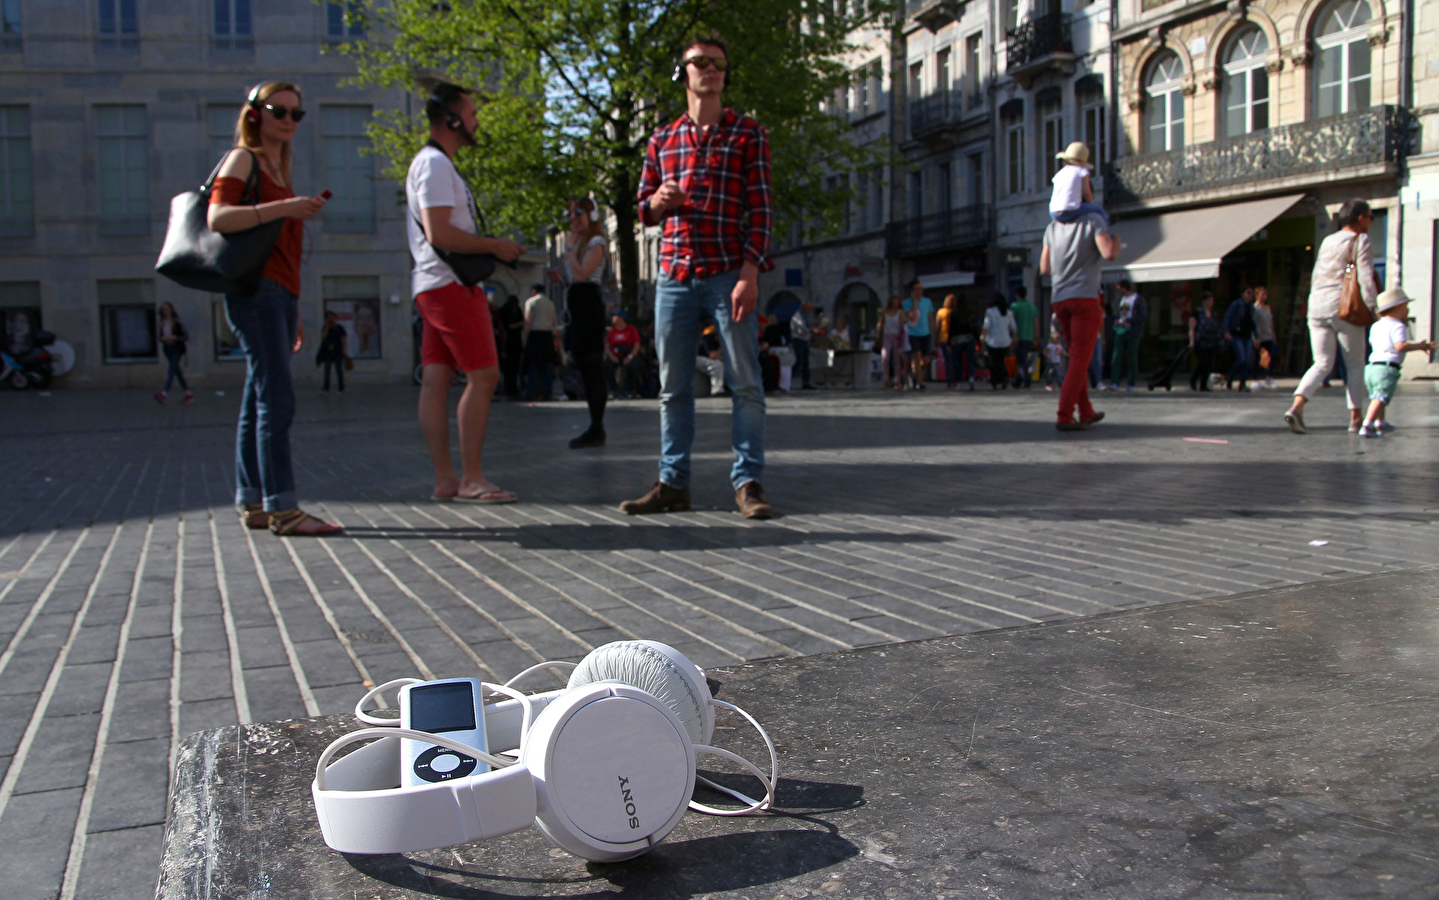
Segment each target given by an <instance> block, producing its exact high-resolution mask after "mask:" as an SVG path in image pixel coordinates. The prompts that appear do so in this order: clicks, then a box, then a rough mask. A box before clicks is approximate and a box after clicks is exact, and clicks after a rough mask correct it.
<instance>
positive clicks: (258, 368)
mask: <svg viewBox="0 0 1439 900" xmlns="http://www.w3.org/2000/svg"><path fill="white" fill-rule="evenodd" d="M304 117H305V110H304V109H303V108H302V107H301V106H300V89H299V88H298V87H296V86H295V85H293V84H290V83H289V82H285V81H270V82H266V83H265V84H261V85H259V86H257V87H256V88H254V89H253V90H252V91H250V94H249V96H248V97H246V98H245V106H244V107H243V108H242V110H241V112H240V119H239V121H238V122H237V123H236V125H235V146H236V149H235V150H234V151H231V153H230V155H229V156H228V157H227V158H226V160H225V164H224V165H222V166H221V167H220V173H219V177H217V178H216V179H215V185H214V190H213V192H212V193H211V194H210V213H209V223H210V228H212V229H213V230H215V231H217V232H220V233H222V234H224V233H228V232H236V231H245V230H247V229H250V228H254V227H256V226H259V225H263V224H265V223H267V222H273V221H275V220H276V219H284V220H285V224H284V226H283V227H282V228H281V230H280V236H279V239H277V240H276V241H275V247H274V249H273V250H271V251H270V258H269V260H267V261H266V263H265V268H264V270H263V272H262V273H261V276H260V281H259V284H258V285H257V286H256V288H255V290H254V292H253V293H250V294H227V295H226V296H225V318H226V319H227V320H228V321H229V323H230V328H231V329H232V330H233V331H234V332H235V336H236V337H237V338H239V340H240V348H241V349H242V350H243V351H244V353H245V388H244V392H243V394H242V396H241V400H240V421H239V425H238V427H237V428H236V433H235V503H236V505H238V506H239V507H240V514H241V516H242V517H243V518H244V520H245V524H246V525H247V526H249V527H250V528H266V527H268V528H269V529H270V530H271V531H273V532H274V533H275V534H278V535H324V534H336V533H338V532H339V531H341V528H340V526H339V525H333V524H331V523H329V522H325V521H322V520H320V519H317V518H315V517H314V516H311V515H310V514H308V513H306V512H304V511H303V510H301V509H300V506H299V499H298V497H297V496H296V494H295V474H294V467H293V465H292V463H291V460H290V422H291V420H292V419H293V418H294V416H295V387H294V383H293V382H292V381H291V379H290V356H291V354H294V353H298V352H300V347H301V346H303V345H304V342H305V329H304V326H303V325H301V324H300V315H299V298H300V253H301V250H302V247H303V243H304V226H302V225H301V224H300V223H301V222H303V221H305V220H306V219H313V218H314V217H315V216H316V215H317V214H319V212H320V210H321V209H323V208H324V207H325V201H324V199H323V198H321V197H297V196H296V195H295V192H294V190H293V186H292V184H291V181H290V159H291V152H290V142H291V141H292V140H293V139H294V137H295V132H296V130H297V129H298V128H299V125H300V120H301V119H303V118H304ZM256 166H258V167H259V170H260V171H259V185H260V196H259V202H258V203H252V202H249V201H251V200H252V199H253V198H249V197H245V196H244V194H245V186H246V184H247V183H248V181H249V178H250V175H251V173H252V172H253V171H254V168H255V167H256Z"/></svg>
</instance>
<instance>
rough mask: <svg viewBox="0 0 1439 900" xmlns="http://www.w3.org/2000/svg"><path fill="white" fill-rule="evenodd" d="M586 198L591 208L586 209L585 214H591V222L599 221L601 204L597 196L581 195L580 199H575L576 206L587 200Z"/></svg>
mask: <svg viewBox="0 0 1439 900" xmlns="http://www.w3.org/2000/svg"><path fill="white" fill-rule="evenodd" d="M586 200H588V201H589V203H590V208H589V209H587V210H585V214H586V215H587V216H589V220H590V221H591V222H598V221H599V220H600V204H599V202H598V201H596V200H595V198H593V197H580V198H579V199H578V200H576V201H575V206H579V205H580V204H581V203H583V202H585V201H586Z"/></svg>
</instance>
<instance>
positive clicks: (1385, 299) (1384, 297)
mask: <svg viewBox="0 0 1439 900" xmlns="http://www.w3.org/2000/svg"><path fill="white" fill-rule="evenodd" d="M1408 302H1409V295H1408V294H1406V293H1404V289H1403V288H1402V287H1397V288H1390V289H1389V290H1387V291H1385V292H1384V293H1382V294H1380V295H1379V300H1378V301H1377V303H1376V304H1375V308H1376V309H1378V310H1379V312H1384V310H1386V309H1393V308H1394V307H1396V306H1398V305H1399V304H1401V303H1408Z"/></svg>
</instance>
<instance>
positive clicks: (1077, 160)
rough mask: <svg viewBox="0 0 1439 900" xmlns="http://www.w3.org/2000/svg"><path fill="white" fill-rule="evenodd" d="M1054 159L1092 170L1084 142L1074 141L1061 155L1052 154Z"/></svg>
mask: <svg viewBox="0 0 1439 900" xmlns="http://www.w3.org/2000/svg"><path fill="white" fill-rule="evenodd" d="M1054 158H1055V159H1062V160H1064V161H1065V162H1067V163H1070V164H1071V165H1076V166H1084V167H1085V168H1086V169H1092V168H1094V165H1093V164H1092V163H1091V162H1090V161H1089V145H1088V144H1086V143H1084V141H1075V142H1074V143H1072V144H1070V145H1069V146H1068V147H1065V148H1064V152H1063V153H1056V154H1054Z"/></svg>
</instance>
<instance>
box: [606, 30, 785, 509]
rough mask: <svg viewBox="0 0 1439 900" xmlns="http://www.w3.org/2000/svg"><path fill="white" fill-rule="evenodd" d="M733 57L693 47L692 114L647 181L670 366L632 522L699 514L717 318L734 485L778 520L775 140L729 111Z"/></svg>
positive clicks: (654, 155)
mask: <svg viewBox="0 0 1439 900" xmlns="http://www.w3.org/2000/svg"><path fill="white" fill-rule="evenodd" d="M728 69H729V54H728V53H727V52H726V49H725V45H724V42H723V41H721V40H719V39H718V38H714V37H705V38H699V39H697V40H694V41H691V42H690V44H689V45H688V46H686V47H685V49H684V50H683V52H682V53H681V54H680V59H679V64H678V65H677V66H676V67H675V74H674V79H675V81H676V82H679V83H682V84H684V86H685V92H686V94H687V97H688V100H689V110H688V112H686V113H685V114H684V115H682V116H680V117H679V118H678V119H676V120H675V121H674V122H672V123H670V124H669V125H667V126H666V127H664V128H662V129H660V130H659V131H657V132H655V134H654V135H653V136H652V137H651V138H650V144H649V149H648V151H647V152H646V153H645V167H644V174H643V175H642V176H641V178H640V190H639V201H640V219H641V220H642V221H643V222H644V223H645V224H646V225H658V224H660V223H663V224H664V238H663V240H662V242H661V244H660V269H661V273H660V276H659V285H658V288H657V290H656V293H655V348H656V351H657V353H658V355H659V363H660V466H659V469H660V471H659V476H660V477H659V480H658V481H656V482H655V484H654V486H653V487H652V488H650V490H649V493H647V494H645V495H644V496H643V497H641V498H640V499H638V500H629V501H626V502H624V503H621V504H620V509H622V510H623V511H625V512H627V513H629V514H630V515H639V514H642V513H657V512H672V511H677V510H685V509H689V508H690V490H689V488H690V446H691V445H692V444H693V443H694V435H695V395H694V381H695V352H696V349H697V348H698V346H699V339H700V331H701V329H702V328H703V326H704V324H705V323H707V322H709V321H710V320H713V321H714V322H715V324H716V325H717V326H718V332H719V339H720V347H721V350H722V352H723V356H724V371H725V381H726V383H727V384H728V386H729V388H730V390H731V391H732V392H733V394H734V401H733V402H734V407H733V409H734V411H733V423H732V429H731V431H732V440H733V443H734V452H735V457H736V459H735V464H734V467H733V468H732V469H731V471H730V480H731V482H732V484H733V486H734V489H735V502H736V504H737V505H738V506H739V509H740V513H741V514H742V515H744V517H745V518H749V519H768V518H769V517H770V516H771V515H773V510H772V509H771V508H770V505H769V503H768V502H766V500H765V497H764V488H763V487H762V486H761V485H760V475H761V473H762V472H763V469H764V425H765V404H764V388H763V383H762V379H761V374H760V364H759V329H758V323H757V320H756V318H755V302H756V301H757V300H758V299H759V273H760V272H763V271H765V270H767V269H770V268H772V267H773V266H774V261H773V260H771V259H770V257H769V245H770V227H771V223H772V220H773V213H772V210H771V206H772V203H771V199H770V173H769V139H768V138H767V137H766V135H765V131H764V129H763V128H761V127H760V125H759V123H758V122H756V121H754V120H753V119H750V118H748V117H746V116H742V115H740V114H738V113H736V112H735V111H734V110H731V109H726V108H725V107H724V105H723V104H722V102H721V94H722V93H723V91H724V89H725V86H726V85H727V84H728V82H729V72H728Z"/></svg>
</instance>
